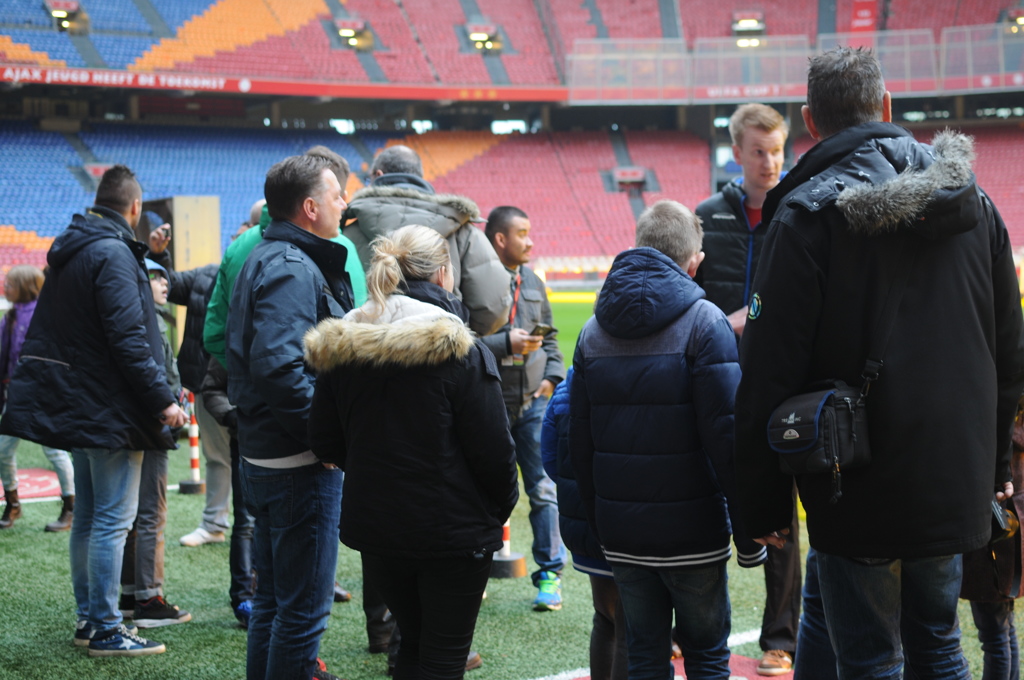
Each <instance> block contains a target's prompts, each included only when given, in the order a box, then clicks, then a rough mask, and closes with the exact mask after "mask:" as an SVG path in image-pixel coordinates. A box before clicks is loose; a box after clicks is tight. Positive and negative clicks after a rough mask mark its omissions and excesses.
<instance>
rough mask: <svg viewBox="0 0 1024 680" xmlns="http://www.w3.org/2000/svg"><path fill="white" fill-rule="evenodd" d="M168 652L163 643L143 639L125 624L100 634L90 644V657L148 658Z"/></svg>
mask: <svg viewBox="0 0 1024 680" xmlns="http://www.w3.org/2000/svg"><path fill="white" fill-rule="evenodd" d="M166 651H167V648H166V647H164V645H163V643H160V642H154V641H152V640H147V639H146V638H141V637H139V636H138V635H135V634H134V633H131V632H129V631H128V629H127V628H125V627H124V624H119V625H118V626H117V628H114V629H113V630H108V631H106V632H105V633H100V635H99V636H97V637H94V638H93V639H92V641H91V642H90V643H89V656H148V655H149V654H163V653H164V652H166Z"/></svg>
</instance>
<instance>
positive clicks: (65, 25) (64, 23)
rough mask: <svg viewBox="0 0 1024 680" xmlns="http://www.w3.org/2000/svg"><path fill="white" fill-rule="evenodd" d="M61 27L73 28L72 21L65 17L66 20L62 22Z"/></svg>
mask: <svg viewBox="0 0 1024 680" xmlns="http://www.w3.org/2000/svg"><path fill="white" fill-rule="evenodd" d="M60 27H61V28H71V22H70V21H68V20H67V19H65V20H64V21H62V22H60Z"/></svg>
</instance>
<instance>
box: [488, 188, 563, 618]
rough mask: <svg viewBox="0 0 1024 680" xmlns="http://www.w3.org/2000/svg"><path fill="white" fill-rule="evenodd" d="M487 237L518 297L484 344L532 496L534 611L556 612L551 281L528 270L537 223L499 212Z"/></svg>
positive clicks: (559, 368) (556, 359) (555, 374)
mask: <svg viewBox="0 0 1024 680" xmlns="http://www.w3.org/2000/svg"><path fill="white" fill-rule="evenodd" d="M485 234H486V235H487V239H488V240H489V241H490V242H491V245H492V246H493V247H494V251H495V252H496V253H497V254H498V259H500V260H501V262H502V264H503V265H505V269H507V270H508V273H509V281H510V282H509V286H510V290H511V292H512V309H511V311H510V312H509V318H508V323H506V324H505V325H504V326H502V327H501V328H500V329H499V330H498V331H497V332H496V333H494V334H493V335H488V336H487V337H485V338H484V339H483V341H484V344H486V345H487V347H488V348H489V349H490V350H491V352H493V353H494V356H495V358H497V359H498V362H499V363H500V364H501V369H500V370H501V383H502V388H501V389H502V392H503V393H504V396H505V407H506V408H507V409H508V421H509V427H510V429H511V432H512V438H513V439H514V440H515V443H516V458H517V459H518V462H519V467H520V469H521V470H522V475H523V486H524V488H525V490H526V495H527V496H529V497H530V526H531V528H532V529H533V559H534V561H535V562H536V563H537V571H535V572H534V573H533V584H534V585H535V586H536V587H537V589H538V592H537V598H536V599H535V600H534V601H533V608H534V609H535V610H536V611H556V610H559V609H561V608H562V587H561V577H560V574H561V573H562V569H563V568H564V567H565V546H564V545H563V544H562V536H561V534H560V533H559V532H558V501H557V499H556V496H555V484H554V482H552V481H551V479H550V478H549V477H548V476H547V474H545V472H544V468H543V466H542V464H541V458H540V428H541V423H542V422H543V420H544V409H545V408H547V404H548V399H549V398H550V397H551V393H552V392H554V390H555V386H556V385H557V384H558V383H560V382H562V380H564V379H565V364H564V362H563V361H562V352H561V351H560V350H559V349H558V341H557V340H556V336H557V335H558V331H557V329H556V328H554V326H553V325H552V318H551V305H550V303H548V296H547V290H546V288H545V287H544V282H543V281H541V280H540V278H539V277H538V276H537V275H536V274H535V273H534V272H533V270H532V269H530V268H529V267H528V266H526V263H527V262H529V261H530V251H531V249H532V248H533V241H531V240H530V219H529V218H528V217H527V216H526V213H525V212H523V211H522V210H520V209H519V208H515V207H512V206H500V207H498V208H495V209H494V210H492V211H491V214H490V215H489V216H488V218H487V227H486V229H485Z"/></svg>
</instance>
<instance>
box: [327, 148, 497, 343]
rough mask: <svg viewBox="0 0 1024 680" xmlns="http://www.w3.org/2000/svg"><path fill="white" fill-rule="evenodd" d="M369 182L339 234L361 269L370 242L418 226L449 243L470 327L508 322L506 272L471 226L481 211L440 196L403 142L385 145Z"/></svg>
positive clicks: (483, 331) (482, 329) (484, 329)
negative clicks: (349, 243) (351, 246)
mask: <svg viewBox="0 0 1024 680" xmlns="http://www.w3.org/2000/svg"><path fill="white" fill-rule="evenodd" d="M370 176H371V178H372V179H371V181H370V184H369V185H368V186H366V187H365V188H363V189H360V190H359V191H357V192H356V194H355V195H354V196H353V197H352V200H351V201H349V204H348V209H347V210H346V211H345V214H344V216H343V217H342V224H343V229H342V234H344V235H345V236H347V237H348V238H350V239H351V240H352V242H353V243H355V244H356V249H357V250H358V251H359V259H360V260H361V261H362V263H363V269H365V270H367V271H369V268H370V256H371V252H370V242H371V241H373V239H375V238H376V237H378V236H380V235H381V234H390V233H391V232H393V231H394V230H395V229H398V228H399V227H405V226H408V225H410V224H420V225H423V226H425V227H430V228H431V229H433V230H435V231H437V232H438V233H439V234H441V236H443V237H444V238H445V239H447V241H448V251H449V252H450V253H451V256H452V274H453V275H454V276H455V295H456V296H457V297H458V298H459V299H460V300H462V302H463V304H465V305H466V307H468V308H469V327H470V328H472V329H473V330H474V331H475V332H476V333H477V334H478V335H481V336H483V335H489V334H491V333H493V332H494V331H496V330H498V329H499V328H501V326H502V325H503V324H504V323H505V322H506V321H507V320H508V310H509V305H510V304H511V303H512V298H511V294H510V293H509V289H508V275H507V274H506V272H505V268H504V267H503V266H502V264H501V262H500V261H499V260H498V257H497V255H495V254H494V250H493V249H492V248H491V246H490V244H489V243H488V242H487V238H486V237H484V234H483V232H482V231H481V230H480V229H477V228H476V227H474V226H473V222H479V221H481V220H480V209H479V208H478V207H477V205H476V203H474V202H473V201H471V200H469V199H468V198H465V197H463V196H454V195H451V194H438V193H436V192H435V191H434V187H433V186H431V184H430V182H428V181H426V180H425V179H423V165H422V163H421V162H420V157H419V156H418V155H417V154H416V152H415V151H413V150H412V149H410V148H409V147H407V146H392V147H388V148H387V149H384V151H382V152H381V153H380V154H379V155H378V156H377V158H375V159H374V161H373V165H372V166H371V167H370Z"/></svg>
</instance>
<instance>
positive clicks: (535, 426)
mask: <svg viewBox="0 0 1024 680" xmlns="http://www.w3.org/2000/svg"><path fill="white" fill-rule="evenodd" d="M547 406H548V398H547V397H540V398H538V399H534V400H533V402H532V403H531V404H530V405H529V406H528V407H527V408H525V409H523V411H522V413H520V414H519V415H518V416H517V415H516V414H513V413H510V414H509V426H510V429H511V432H512V439H513V441H515V444H516V462H518V463H519V469H520V470H521V471H522V474H523V488H524V489H525V490H526V495H527V496H529V498H530V528H531V529H533V561H534V562H536V563H537V571H536V572H534V574H533V584H534V585H537V581H538V579H539V578H540V572H542V571H554V572H558V573H559V574H560V573H562V569H563V568H565V546H564V545H563V544H562V535H561V534H560V533H559V532H558V496H557V494H556V493H555V483H554V482H552V481H551V478H550V477H548V476H547V473H545V472H544V465H543V464H542V463H541V459H540V426H541V424H542V423H543V422H544V409H546V408H547Z"/></svg>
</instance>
